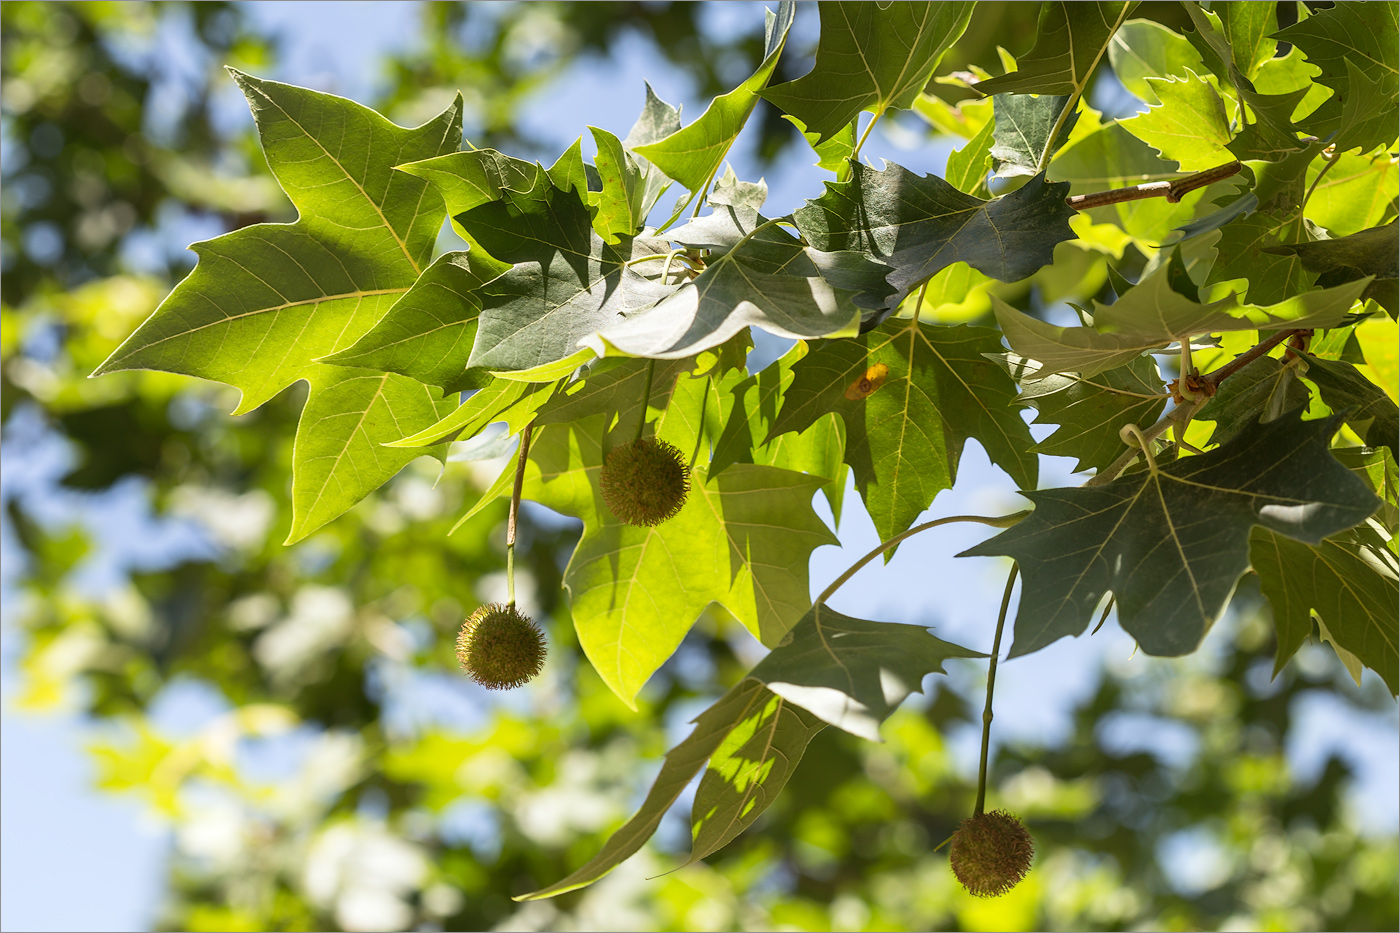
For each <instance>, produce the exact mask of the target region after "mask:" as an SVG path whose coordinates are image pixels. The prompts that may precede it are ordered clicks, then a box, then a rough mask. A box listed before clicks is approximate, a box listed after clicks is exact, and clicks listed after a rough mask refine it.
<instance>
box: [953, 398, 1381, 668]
mask: <svg viewBox="0 0 1400 933" xmlns="http://www.w3.org/2000/svg"><path fill="white" fill-rule="evenodd" d="M1337 427H1338V419H1337V418H1335V417H1333V418H1327V419H1322V420H1317V421H1301V420H1300V419H1299V417H1298V415H1297V414H1296V413H1295V414H1294V415H1292V416H1286V417H1283V418H1280V419H1278V420H1275V421H1270V422H1266V423H1260V424H1255V425H1252V426H1250V427H1249V428H1246V429H1245V430H1244V431H1242V432H1240V434H1239V435H1238V436H1237V437H1235V438H1234V439H1233V440H1231V441H1230V442H1228V443H1226V444H1222V445H1221V446H1220V447H1218V448H1216V449H1215V450H1212V451H1210V452H1209V453H1206V454H1202V455H1200V456H1195V457H1188V458H1185V459H1182V460H1176V461H1173V462H1171V463H1166V464H1163V465H1161V466H1160V467H1159V468H1158V469H1156V470H1146V471H1143V472H1139V473H1134V474H1131V475H1127V476H1121V477H1119V478H1118V479H1115V480H1113V481H1112V482H1110V483H1106V484H1104V485H1101V486H1081V487H1078V488H1073V489H1042V490H1040V491H1035V492H1025V493H1024V495H1025V496H1027V497H1028V498H1029V499H1030V500H1031V501H1032V502H1034V503H1035V511H1033V512H1032V513H1031V515H1030V517H1029V518H1026V519H1024V520H1023V521H1021V522H1020V523H1019V524H1017V525H1014V526H1013V527H1011V528H1009V529H1007V530H1006V531H1003V532H1002V533H1001V534H999V535H997V536H996V537H995V538H992V539H991V540H990V541H987V542H985V543H983V544H980V545H978V546H976V547H974V548H971V549H969V550H967V551H964V552H963V554H962V555H960V556H983V557H991V556H1007V557H1011V558H1012V559H1014V560H1015V561H1016V562H1017V563H1018V564H1019V565H1020V568H1021V576H1022V590H1021V601H1020V605H1019V608H1018V609H1017V613H1016V640H1015V644H1013V645H1012V647H1011V657H1018V656H1020V655H1024V654H1028V653H1030V652H1032V651H1036V650H1038V649H1040V648H1043V647H1045V646H1046V645H1048V644H1050V643H1052V642H1054V641H1056V640H1057V639H1060V638H1063V637H1064V636H1066V635H1078V634H1080V633H1081V632H1083V631H1084V629H1085V628H1086V627H1087V626H1088V624H1089V622H1090V621H1092V618H1093V616H1094V612H1095V610H1096V609H1097V608H1098V606H1099V605H1100V603H1101V601H1102V600H1103V599H1104V597H1106V596H1107V595H1108V594H1109V593H1110V592H1111V593H1112V594H1113V595H1114V597H1115V600H1116V603H1115V604H1116V606H1117V608H1118V618H1119V621H1120V623H1121V624H1122V626H1123V628H1124V629H1125V630H1126V631H1127V632H1128V634H1129V635H1132V636H1133V638H1135V639H1137V642H1138V644H1139V645H1140V646H1141V647H1142V649H1143V650H1144V651H1146V652H1147V653H1148V654H1153V655H1159V656H1177V655H1182V654H1187V653H1189V652H1191V651H1194V650H1195V649H1196V647H1197V646H1198V645H1199V644H1200V641H1201V638H1202V637H1204V635H1205V633H1206V630H1207V629H1208V628H1209V627H1210V625H1211V624H1212V623H1213V622H1214V621H1215V620H1216V619H1217V618H1218V617H1219V616H1220V613H1221V612H1223V611H1224V609H1225V606H1226V604H1227V603H1228V602H1229V599H1230V595H1231V593H1233V592H1234V589H1235V584H1236V582H1237V581H1238V580H1239V578H1240V576H1241V575H1242V574H1243V573H1244V572H1245V571H1246V570H1248V569H1249V540H1250V532H1251V530H1252V529H1253V528H1254V526H1256V525H1261V526H1263V527H1265V528H1268V529H1269V530H1271V531H1275V532H1278V533H1280V534H1283V535H1287V536H1288V537H1291V538H1295V539H1297V540H1300V541H1304V542H1307V543H1309V544H1317V543H1318V542H1320V541H1321V540H1322V539H1323V538H1326V537H1328V536H1329V535H1333V534H1336V533H1337V532H1339V531H1342V530H1343V529H1346V528H1350V527H1351V526H1353V525H1355V524H1357V523H1359V522H1362V521H1365V519H1366V517H1367V516H1369V515H1370V514H1371V513H1372V512H1373V511H1375V509H1376V506H1377V505H1379V502H1378V500H1377V499H1376V497H1375V496H1373V495H1372V494H1371V491H1370V490H1369V489H1368V488H1366V483H1364V482H1362V481H1361V480H1360V479H1358V478H1357V477H1356V476H1354V475H1353V474H1352V473H1351V471H1349V470H1347V469H1346V468H1345V467H1343V466H1342V465H1341V464H1340V463H1338V462H1337V460H1336V458H1334V457H1333V456H1332V454H1331V453H1330V452H1329V451H1328V441H1329V440H1330V439H1331V437H1332V435H1333V434H1334V433H1336V430H1337Z"/></svg>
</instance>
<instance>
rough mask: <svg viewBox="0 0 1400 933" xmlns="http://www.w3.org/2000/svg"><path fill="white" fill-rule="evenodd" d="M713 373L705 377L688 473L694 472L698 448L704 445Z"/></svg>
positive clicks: (698, 456)
mask: <svg viewBox="0 0 1400 933" xmlns="http://www.w3.org/2000/svg"><path fill="white" fill-rule="evenodd" d="M714 378H715V376H714V373H707V374H706V375H705V394H704V395H702V396H700V420H699V423H698V424H697V425H696V428H695V448H694V449H693V450H691V452H690V471H691V472H692V473H693V472H695V461H697V460H699V459H700V446H701V445H702V444H704V443H705V413H706V412H707V411H709V408H710V389H711V388H713V387H714Z"/></svg>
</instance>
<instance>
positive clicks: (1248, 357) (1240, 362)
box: [1205, 329, 1312, 386]
mask: <svg viewBox="0 0 1400 933" xmlns="http://www.w3.org/2000/svg"><path fill="white" fill-rule="evenodd" d="M1311 333H1312V331H1311V330H1310V329H1303V330H1281V331H1279V332H1278V333H1276V334H1274V335H1272V336H1270V337H1266V338H1264V339H1263V340H1261V341H1259V342H1258V343H1257V344H1255V345H1254V346H1253V347H1250V348H1249V349H1248V350H1246V351H1244V352H1243V353H1241V354H1240V355H1239V356H1237V357H1235V358H1234V359H1233V360H1231V361H1230V362H1228V363H1226V364H1225V365H1224V366H1222V367H1220V368H1219V369H1216V370H1212V371H1211V372H1210V373H1208V374H1207V375H1206V377H1205V378H1206V381H1207V382H1208V383H1210V384H1211V385H1212V386H1218V385H1220V383H1222V382H1224V381H1225V380H1226V379H1228V378H1230V377H1231V376H1233V375H1234V374H1235V373H1237V372H1239V371H1240V370H1241V369H1243V368H1244V367H1246V366H1248V365H1249V364H1250V363H1252V362H1254V361H1255V360H1257V359H1258V358H1259V357H1261V356H1263V355H1264V354H1266V353H1268V352H1269V351H1270V350H1272V349H1273V348H1274V347H1276V346H1278V345H1279V344H1281V343H1283V342H1284V341H1285V340H1287V339H1288V338H1289V337H1295V336H1298V335H1301V334H1311Z"/></svg>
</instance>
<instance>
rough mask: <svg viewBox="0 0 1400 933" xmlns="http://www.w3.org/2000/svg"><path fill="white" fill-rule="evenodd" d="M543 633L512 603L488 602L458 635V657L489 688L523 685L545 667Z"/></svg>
mask: <svg viewBox="0 0 1400 933" xmlns="http://www.w3.org/2000/svg"><path fill="white" fill-rule="evenodd" d="M544 656H545V644H544V632H542V631H540V627H539V626H538V625H536V624H535V623H534V622H533V621H531V619H530V617H529V616H527V615H524V614H523V613H522V612H521V611H520V610H519V609H517V608H515V606H513V605H503V604H501V603H488V604H486V605H485V606H482V607H481V608H480V609H478V610H477V611H476V612H473V613H472V614H471V615H470V616H468V617H467V621H466V622H464V623H463V624H462V631H461V632H460V633H459V634H458V635H457V660H458V661H460V662H461V663H462V670H464V671H466V672H467V674H468V675H469V676H470V677H471V679H472V680H474V681H476V682H477V683H479V684H481V685H482V686H483V687H485V688H486V689H488V690H507V689H509V688H511V687H520V686H524V685H525V684H526V683H528V682H529V681H530V680H532V679H533V678H534V677H535V675H537V674H539V672H540V670H541V669H542V668H543V667H544Z"/></svg>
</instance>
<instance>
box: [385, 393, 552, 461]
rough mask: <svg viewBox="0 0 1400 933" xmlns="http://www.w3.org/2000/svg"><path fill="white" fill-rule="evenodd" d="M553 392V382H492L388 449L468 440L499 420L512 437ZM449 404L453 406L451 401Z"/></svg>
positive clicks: (397, 440)
mask: <svg viewBox="0 0 1400 933" xmlns="http://www.w3.org/2000/svg"><path fill="white" fill-rule="evenodd" d="M554 389H555V383H553V382H550V383H544V384H535V383H529V382H518V381H515V380H510V379H493V380H492V381H491V383H490V385H488V386H486V388H484V389H481V390H479V391H477V392H473V393H472V395H471V397H470V398H468V399H467V400H466V401H465V402H463V403H462V404H461V405H458V406H456V407H455V408H450V407H449V409H448V411H447V413H446V414H445V415H444V416H443V417H442V418H441V419H440V420H438V421H437V422H435V423H433V424H431V425H429V426H428V427H426V428H423V429H422V430H421V431H418V432H417V433H415V434H410V435H408V436H407V437H402V438H394V439H393V440H390V441H387V442H386V446H388V447H429V446H433V445H436V444H441V443H445V442H447V441H458V440H460V441H465V440H469V439H471V438H472V437H474V436H476V435H477V434H478V433H479V432H480V431H481V429H482V428H484V427H486V426H487V425H488V424H494V423H495V422H497V421H504V422H505V423H506V425H507V427H509V428H510V431H511V433H512V434H513V433H515V432H516V431H519V430H520V429H521V428H523V427H525V425H526V424H528V423H529V422H530V419H531V418H532V417H533V416H534V414H535V412H536V411H538V410H539V409H540V407H541V406H542V405H544V403H545V402H547V401H548V400H549V398H550V396H551V395H553V394H554ZM448 405H449V406H450V405H451V400H449V401H448Z"/></svg>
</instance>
